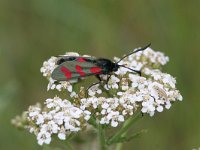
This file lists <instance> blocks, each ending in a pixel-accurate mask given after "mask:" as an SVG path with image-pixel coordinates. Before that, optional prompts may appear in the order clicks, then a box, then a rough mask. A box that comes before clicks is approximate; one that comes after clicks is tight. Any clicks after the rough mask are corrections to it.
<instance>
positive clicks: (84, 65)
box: [51, 44, 150, 85]
mask: <svg viewBox="0 0 200 150" xmlns="http://www.w3.org/2000/svg"><path fill="white" fill-rule="evenodd" d="M149 46H150V44H148V45H147V46H145V47H143V48H140V49H137V50H135V51H133V52H131V53H129V54H127V55H125V56H124V57H122V58H121V59H120V60H119V61H117V62H113V61H111V60H109V59H106V58H94V57H82V56H59V57H58V60H57V65H58V66H57V67H56V68H55V69H54V70H53V72H52V74H51V77H52V78H53V79H54V80H56V81H70V80H73V79H79V78H81V77H86V76H96V77H97V78H98V79H99V82H101V78H100V75H102V74H104V75H109V77H108V78H107V83H108V81H109V79H110V76H111V73H112V72H115V71H117V70H118V69H119V68H120V67H123V68H127V69H129V70H131V71H133V72H135V73H138V74H139V75H140V76H141V71H140V70H134V69H132V68H129V67H127V66H125V65H120V64H119V62H120V61H122V60H123V59H124V58H126V57H128V56H129V55H131V54H133V53H137V52H139V51H143V50H145V49H146V48H148V47H149ZM99 82H97V83H99ZM97 83H95V84H97ZM93 85H94V84H93Z"/></svg>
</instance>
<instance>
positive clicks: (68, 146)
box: [66, 142, 74, 150]
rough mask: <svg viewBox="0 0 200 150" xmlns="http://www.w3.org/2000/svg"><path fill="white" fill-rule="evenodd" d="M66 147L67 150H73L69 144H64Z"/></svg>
mask: <svg viewBox="0 0 200 150" xmlns="http://www.w3.org/2000/svg"><path fill="white" fill-rule="evenodd" d="M66 146H67V148H68V150H74V148H73V147H72V145H71V144H70V143H69V142H67V143H66Z"/></svg>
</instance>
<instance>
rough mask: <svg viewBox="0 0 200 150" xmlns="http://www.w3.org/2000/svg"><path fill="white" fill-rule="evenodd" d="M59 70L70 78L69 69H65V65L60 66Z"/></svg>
mask: <svg viewBox="0 0 200 150" xmlns="http://www.w3.org/2000/svg"><path fill="white" fill-rule="evenodd" d="M60 70H61V71H62V72H63V73H64V74H65V77H66V78H67V79H70V78H71V77H72V73H71V71H70V70H69V69H67V68H66V67H64V66H62V67H61V68H60Z"/></svg>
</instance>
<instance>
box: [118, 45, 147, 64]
mask: <svg viewBox="0 0 200 150" xmlns="http://www.w3.org/2000/svg"><path fill="white" fill-rule="evenodd" d="M150 45H151V43H149V44H148V45H147V46H145V47H142V48H139V49H137V50H135V51H133V52H131V53H129V54H127V55H125V56H124V57H122V58H121V59H120V60H119V61H117V63H119V62H120V61H122V60H123V59H124V58H126V57H128V56H130V55H131V54H134V53H137V52H139V51H143V50H145V49H146V48H148V47H149V46H150Z"/></svg>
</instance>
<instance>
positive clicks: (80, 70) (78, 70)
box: [76, 65, 86, 76]
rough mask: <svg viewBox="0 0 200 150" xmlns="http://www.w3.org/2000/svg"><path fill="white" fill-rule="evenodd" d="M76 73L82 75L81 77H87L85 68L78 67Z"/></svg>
mask: <svg viewBox="0 0 200 150" xmlns="http://www.w3.org/2000/svg"><path fill="white" fill-rule="evenodd" d="M76 71H77V72H78V73H79V74H80V75H81V76H85V75H86V74H85V72H83V68H82V67H81V66H79V65H76Z"/></svg>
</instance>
